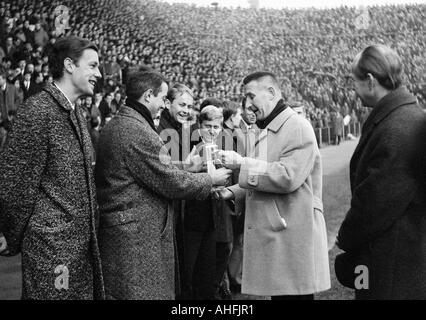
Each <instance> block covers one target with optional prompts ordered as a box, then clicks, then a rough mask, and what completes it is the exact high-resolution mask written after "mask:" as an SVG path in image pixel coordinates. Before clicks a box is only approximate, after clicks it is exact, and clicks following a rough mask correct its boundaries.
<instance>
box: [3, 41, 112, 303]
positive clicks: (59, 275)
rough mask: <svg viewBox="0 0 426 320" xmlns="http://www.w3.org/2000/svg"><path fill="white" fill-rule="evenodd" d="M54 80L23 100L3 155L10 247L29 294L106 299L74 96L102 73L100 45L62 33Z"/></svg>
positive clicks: (87, 149) (86, 141) (83, 130)
mask: <svg viewBox="0 0 426 320" xmlns="http://www.w3.org/2000/svg"><path fill="white" fill-rule="evenodd" d="M49 63H50V69H51V70H52V73H53V77H54V79H55V81H54V83H53V84H51V85H47V86H46V87H45V88H44V89H43V91H42V92H40V93H38V94H36V95H34V96H32V97H30V98H29V99H28V100H26V101H25V102H24V104H23V105H22V107H20V108H18V112H17V119H16V122H15V124H14V126H13V128H12V130H11V132H10V141H9V142H8V143H7V144H6V148H5V150H4V151H3V153H2V154H1V155H0V180H1V183H0V210H1V214H2V215H3V218H4V228H3V232H4V234H5V236H6V240H7V243H8V251H9V254H10V255H16V254H18V253H20V252H22V275H23V291H22V298H24V299H102V298H103V297H104V291H103V280H102V274H101V266H100V258H99V250H98V245H97V232H96V229H97V221H98V219H97V215H96V213H97V202H96V190H95V183H94V177H93V172H92V165H91V163H92V160H91V158H90V155H91V154H92V151H91V148H92V144H91V141H90V136H89V133H88V131H87V126H86V121H85V119H84V117H83V114H82V110H80V108H79V107H78V106H76V105H75V101H76V100H77V99H78V98H79V97H80V96H82V95H92V94H93V89H94V86H95V84H96V81H97V79H98V78H99V77H100V73H99V69H98V65H99V60H98V53H97V48H96V46H95V45H93V44H92V43H90V42H89V41H88V40H85V39H81V38H77V37H65V38H62V39H60V40H58V41H57V42H56V43H55V46H54V48H53V50H52V56H51V58H50V59H49Z"/></svg>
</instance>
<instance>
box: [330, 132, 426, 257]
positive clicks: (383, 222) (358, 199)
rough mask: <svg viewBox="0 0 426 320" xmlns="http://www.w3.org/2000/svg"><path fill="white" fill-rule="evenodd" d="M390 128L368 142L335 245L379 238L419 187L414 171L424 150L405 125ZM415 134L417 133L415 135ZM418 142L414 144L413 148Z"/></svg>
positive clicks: (344, 246) (353, 245) (346, 245)
mask: <svg viewBox="0 0 426 320" xmlns="http://www.w3.org/2000/svg"><path fill="white" fill-rule="evenodd" d="M403 126H404V128H401V129H397V128H392V129H390V130H386V132H383V134H381V135H379V136H376V137H374V140H372V141H371V142H369V143H370V144H371V145H375V147H374V148H373V149H372V152H371V153H370V154H369V155H367V156H368V159H367V160H365V161H366V162H367V166H366V174H365V176H364V177H363V178H362V180H361V181H359V182H357V184H356V185H355V186H354V187H353V190H352V200H351V207H350V209H349V212H348V213H347V215H346V217H345V219H344V221H343V223H342V225H341V227H340V230H339V232H338V236H337V245H338V246H339V247H340V248H341V249H343V250H345V251H348V250H354V249H357V248H360V247H362V246H364V245H365V244H367V243H369V242H371V241H373V240H374V239H376V238H378V237H380V236H381V235H382V234H383V233H384V232H385V231H386V230H387V229H388V228H390V227H391V226H392V224H393V223H394V222H395V221H396V220H397V219H398V218H400V217H401V216H402V215H403V214H404V213H405V212H406V210H407V208H408V206H409V205H410V203H411V201H412V200H413V197H414V196H415V194H416V191H417V188H418V182H416V180H417V178H416V176H422V178H424V176H423V175H421V173H420V172H418V173H417V174H416V173H415V172H416V171H417V170H418V169H420V170H421V168H420V167H418V164H420V163H423V161H424V160H423V161H422V160H421V159H422V158H423V156H422V155H423V154H424V152H423V153H422V152H420V151H421V150H423V149H424V147H422V146H421V143H419V141H422V142H423V143H424V137H425V136H424V134H423V138H421V137H420V136H414V135H412V134H410V133H408V132H407V131H412V130H410V129H409V128H408V126H406V124H405V125H403ZM416 135H417V134H416ZM416 144H417V147H416Z"/></svg>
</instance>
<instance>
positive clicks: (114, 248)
mask: <svg viewBox="0 0 426 320" xmlns="http://www.w3.org/2000/svg"><path fill="white" fill-rule="evenodd" d="M167 88H168V86H167V83H166V80H165V79H164V78H163V76H162V75H160V74H158V73H156V72H152V71H148V72H141V71H138V72H136V73H134V74H133V75H131V76H130V77H129V79H128V82H127V86H126V94H127V100H126V105H125V106H123V107H122V109H121V110H120V112H119V113H118V115H116V116H115V117H114V118H113V119H112V120H111V121H110V122H109V123H108V124H107V125H106V126H105V128H104V129H103V130H102V132H101V136H100V139H99V149H98V160H97V163H96V185H97V188H98V189H97V191H98V201H99V207H100V211H101V225H100V233H99V240H100V250H101V258H102V269H103V274H104V277H105V293H106V297H107V298H108V299H146V300H154V299H173V298H174V294H175V288H174V285H175V280H174V276H175V275H174V272H175V262H174V230H173V210H172V208H173V206H172V200H173V199H200V200H202V199H205V198H207V197H208V196H209V194H210V192H211V191H212V187H213V186H215V185H225V183H226V179H227V178H228V177H229V175H230V174H231V173H232V171H231V170H228V169H224V168H222V169H220V170H217V171H216V172H215V173H214V174H211V175H210V174H208V173H191V172H187V171H183V170H180V169H179V168H177V167H176V166H174V165H172V163H171V159H170V156H169V154H168V151H167V149H166V147H165V146H164V144H163V142H162V141H161V138H160V136H159V135H158V134H157V132H156V129H155V126H154V121H153V119H155V118H158V116H159V114H160V113H161V111H162V110H163V109H164V101H165V99H166V94H167Z"/></svg>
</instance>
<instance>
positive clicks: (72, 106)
mask: <svg viewBox="0 0 426 320" xmlns="http://www.w3.org/2000/svg"><path fill="white" fill-rule="evenodd" d="M53 84H54V85H55V87H56V88H58V90H59V91H61V93H62V94H63V95H64V97H65V98H67V100H68V102H69V103H70V105H71V108H72V109H73V110H75V106H74V104H73V103H72V102H71V101H70V99H68V97H67V95H66V94H65V92H63V91H62V89H61V88H59V87H58V85H57V84H56V83H55V82H53Z"/></svg>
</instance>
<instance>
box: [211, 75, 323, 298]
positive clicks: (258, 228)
mask: <svg viewBox="0 0 426 320" xmlns="http://www.w3.org/2000/svg"><path fill="white" fill-rule="evenodd" d="M243 83H244V86H245V96H246V99H247V106H246V107H247V108H250V109H251V110H252V111H253V112H254V113H255V114H256V117H257V123H258V125H259V127H260V129H262V130H263V131H262V132H261V133H260V135H259V138H258V139H257V143H256V144H255V149H256V150H255V151H256V152H255V153H254V155H252V156H246V157H242V156H240V155H239V154H238V153H236V152H234V151H219V157H220V159H221V160H222V163H223V164H224V165H225V166H226V167H228V168H232V169H240V174H239V186H238V185H234V186H232V187H228V188H224V189H222V191H221V192H220V195H221V196H222V198H223V199H232V198H235V197H237V198H238V199H239V198H241V196H243V197H245V201H246V209H245V223H244V259H243V273H242V293H246V294H254V295H263V296H271V298H272V300H287V299H302V300H305V299H313V298H314V295H313V294H314V293H316V292H319V291H323V290H327V289H329V288H330V271H329V265H328V250H327V231H326V228H325V221H324V216H323V214H322V200H321V197H322V169H321V157H320V153H319V150H318V145H317V143H316V139H315V134H314V131H313V129H312V126H311V125H310V123H309V122H308V121H307V120H306V119H305V118H303V117H301V116H299V115H298V114H297V113H296V112H295V111H293V110H292V109H291V108H288V106H287V105H286V104H285V102H284V100H283V98H282V93H281V90H280V88H279V84H278V82H277V81H276V78H275V76H274V75H273V74H271V73H268V72H257V73H253V74H251V75H249V76H247V77H246V78H245V79H244V81H243ZM251 152H252V151H251Z"/></svg>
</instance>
